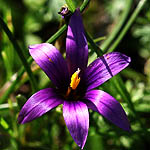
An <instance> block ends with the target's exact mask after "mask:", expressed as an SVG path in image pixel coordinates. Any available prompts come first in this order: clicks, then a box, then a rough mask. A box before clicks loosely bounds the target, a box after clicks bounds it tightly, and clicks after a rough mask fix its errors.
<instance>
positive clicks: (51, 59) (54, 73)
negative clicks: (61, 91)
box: [29, 43, 69, 88]
mask: <svg viewBox="0 0 150 150" xmlns="http://www.w3.org/2000/svg"><path fill="white" fill-rule="evenodd" d="M29 51H30V54H31V56H32V57H33V59H34V60H35V61H36V63H37V64H38V65H39V66H40V67H41V68H42V69H43V71H44V72H45V73H46V74H47V76H48V77H49V78H50V79H51V80H52V82H53V83H54V84H55V85H56V87H58V88H62V87H64V86H66V87H67V86H68V84H69V83H68V81H69V74H68V69H67V64H66V62H65V60H64V58H63V57H62V55H61V53H60V52H59V51H58V50H57V49H56V48H55V47H54V46H53V45H51V44H48V43H42V44H35V45H31V46H29Z"/></svg>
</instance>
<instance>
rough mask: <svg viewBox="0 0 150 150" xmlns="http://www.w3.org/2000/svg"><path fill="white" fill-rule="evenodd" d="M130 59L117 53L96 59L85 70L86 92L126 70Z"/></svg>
mask: <svg viewBox="0 0 150 150" xmlns="http://www.w3.org/2000/svg"><path fill="white" fill-rule="evenodd" d="M130 61H131V59H130V57H128V56H126V55H124V54H121V53H119V52H112V53H108V54H105V55H103V56H101V57H99V58H97V59H96V60H95V61H94V62H92V63H91V64H90V65H89V66H88V67H87V69H86V70H85V74H84V79H83V80H85V81H84V82H85V84H86V86H87V90H91V89H93V88H96V87H98V86H99V85H101V84H102V83H104V82H105V81H107V80H108V79H110V78H112V77H113V76H114V75H116V74H117V73H119V72H120V71H121V70H123V69H124V68H126V67H127V66H128V65H129V63H130Z"/></svg>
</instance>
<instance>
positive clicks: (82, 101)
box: [18, 9, 130, 149]
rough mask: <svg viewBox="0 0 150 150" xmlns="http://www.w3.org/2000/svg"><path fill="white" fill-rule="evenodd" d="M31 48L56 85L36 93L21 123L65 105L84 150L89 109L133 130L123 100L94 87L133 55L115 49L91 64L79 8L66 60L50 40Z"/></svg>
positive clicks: (73, 19) (66, 116)
mask: <svg viewBox="0 0 150 150" xmlns="http://www.w3.org/2000/svg"><path fill="white" fill-rule="evenodd" d="M29 51H30V54H31V56H32V57H33V59H34V60H35V61H36V63H37V64H38V65H39V66H40V67H41V68H42V69H43V71H44V72H45V73H46V74H47V76H48V77H49V78H50V79H51V81H52V82H53V84H54V85H55V86H56V88H46V89H43V90H40V91H38V92H37V93H35V94H34V95H32V96H31V97H30V98H29V99H28V101H27V102H26V103H25V105H24V106H23V108H22V109H21V111H20V113H19V116H18V122H19V123H21V124H24V123H27V122H29V121H32V120H34V119H36V118H38V117H40V116H42V115H43V114H45V113H46V112H48V111H50V110H51V109H53V108H55V107H57V106H58V105H60V104H63V117H64V120H65V122H66V125H67V127H68V129H69V132H70V134H71V136H72V137H73V139H74V141H75V142H76V143H77V145H78V146H79V147H80V148H81V149H83V147H84V145H85V142H86V139H87V135H88V128H89V112H88V108H90V109H92V110H94V111H96V112H98V113H100V114H101V115H103V116H104V117H105V118H106V119H108V120H109V121H111V122H112V123H114V124H115V125H116V126H118V127H120V128H122V129H124V130H126V131H129V130H130V125H129V122H128V119H127V116H126V114H125V112H124V110H123V108H122V107H121V105H120V104H119V102H118V101H117V100H115V98H113V97H112V96H110V95H109V94H108V93H106V92H104V91H101V90H93V89H94V88H96V87H98V86H100V85H101V84H102V83H104V82H106V81H107V80H108V79H110V78H112V77H113V76H114V75H116V74H117V73H119V72H120V71H121V70H123V69H124V68H126V67H127V66H128V65H129V62H130V58H129V57H127V56H126V55H124V54H121V53H119V52H112V53H108V54H105V55H103V56H101V57H99V58H97V59H96V60H95V61H94V62H92V63H91V64H90V65H89V66H88V67H87V62H88V44H87V40H86V37H85V34H84V28H83V24H82V18H81V15H80V11H79V10H78V9H77V10H76V11H75V13H74V14H73V15H72V16H71V18H70V22H69V25H68V31H67V38H66V60H64V58H63V56H62V55H61V53H60V52H59V51H58V50H57V49H56V48H55V47H54V46H53V45H51V44H48V43H42V44H36V45H32V46H30V47H29Z"/></svg>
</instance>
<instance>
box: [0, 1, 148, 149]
mask: <svg viewBox="0 0 150 150" xmlns="http://www.w3.org/2000/svg"><path fill="white" fill-rule="evenodd" d="M82 2H83V1H81V0H78V1H75V0H74V3H75V5H76V6H80V5H81V3H82ZM138 2H139V0H137V1H133V4H132V8H131V10H130V14H132V13H133V12H134V9H135V7H136V6H137V4H138ZM64 4H65V0H38V1H37V0H20V1H19V0H13V1H11V0H0V16H1V17H2V18H3V20H4V21H5V23H6V24H7V26H8V27H9V29H10V31H11V32H12V33H13V35H14V37H15V38H16V40H17V42H18V44H19V46H20V47H21V48H22V50H23V53H24V55H25V57H26V59H27V58H28V57H29V53H28V45H31V44H35V43H41V42H45V41H46V40H47V39H49V38H50V37H51V36H52V35H53V34H54V33H55V32H56V31H57V30H58V29H59V28H60V27H61V26H62V24H63V21H62V18H61V16H59V15H58V13H57V12H58V11H59V10H60V8H61V6H62V5H64ZM125 5H126V0H124V1H122V0H112V1H107V0H101V1H99V0H95V1H92V0H91V2H90V5H89V6H88V7H87V8H86V10H85V11H84V13H83V21H84V24H85V28H86V31H88V32H89V33H90V34H91V36H92V37H93V38H98V37H101V36H106V38H105V39H107V35H108V34H111V31H112V30H113V28H115V26H116V24H117V23H118V22H119V19H118V18H119V16H120V14H121V13H122V11H123V10H124V8H125ZM149 12H150V3H149V1H147V2H146V4H145V5H144V8H143V9H142V11H141V12H140V14H139V15H138V17H137V18H136V20H135V22H134V24H133V25H132V26H131V28H130V29H129V31H128V32H127V34H126V35H125V37H124V38H123V40H122V41H121V42H120V43H119V45H118V46H117V49H116V51H120V52H123V53H125V54H127V55H128V56H130V57H131V58H132V62H131V65H130V66H129V67H128V68H127V69H125V70H124V71H122V72H121V75H120V76H121V77H122V78H123V81H122V83H123V84H124V88H125V90H126V92H127V93H128V94H129V97H130V98H129V97H128V98H127V99H131V102H132V104H133V106H134V108H135V114H136V115H135V114H133V112H132V111H131V107H129V104H128V102H127V101H125V99H124V96H123V95H122V94H120V93H119V92H118V89H117V87H115V86H114V83H115V78H114V79H111V80H110V81H108V82H106V83H104V84H103V85H102V86H101V87H99V88H100V89H103V90H104V91H107V92H108V93H110V94H111V95H112V96H114V97H115V98H116V99H117V100H118V101H119V102H120V103H121V104H122V106H123V108H124V109H125V111H126V113H127V115H128V118H129V120H130V123H131V128H132V131H131V132H130V133H128V132H125V131H122V130H121V129H119V128H117V127H116V126H114V125H113V124H111V123H110V122H108V121H107V120H105V119H104V118H103V117H102V116H100V115H99V114H98V113H96V112H93V111H91V110H90V128H89V135H88V139H87V142H86V145H85V149H87V150H105V149H111V150H120V149H121V150H131V149H136V150H141V149H142V150H144V149H145V150H147V149H149V147H150V142H149V141H150V119H149V117H150V13H149ZM128 19H129V16H128ZM128 19H127V21H128ZM127 21H126V23H127ZM126 23H125V24H126ZM65 35H66V33H64V34H63V35H62V36H61V37H60V38H59V39H58V40H57V41H56V42H55V43H53V44H55V45H56V46H57V47H59V49H61V52H62V53H63V52H64V51H63V49H64V47H65V46H64V45H65V40H64V39H65ZM98 44H100V46H101V45H102V44H103V41H101V42H100V43H99V42H98ZM89 53H90V55H89V60H90V61H91V60H93V59H95V56H96V55H95V54H93V50H92V48H90V49H89ZM21 67H22V64H21V62H20V59H19V57H18V55H17V53H16V51H15V49H14V48H13V46H12V43H11V42H10V41H9V39H8V37H7V35H6V34H5V33H4V31H3V30H2V29H1V28H0V97H2V95H3V94H4V93H5V92H6V91H7V89H8V88H9V87H10V86H11V84H12V82H13V81H14V80H15V79H16V75H17V74H18V71H19V69H20V68H21ZM31 68H32V71H33V74H34V76H35V78H36V80H37V81H38V88H39V89H42V88H45V87H49V86H53V85H51V82H50V81H49V79H48V78H47V76H46V75H45V74H44V73H43V72H42V71H41V69H40V68H39V67H38V66H37V65H36V64H35V63H34V62H33V63H32V65H31ZM116 79H118V78H116ZM113 80H114V81H113ZM31 94H32V92H31V85H30V83H29V77H28V75H27V74H26V73H24V74H23V76H22V78H21V80H19V82H18V83H17V86H15V89H14V91H13V92H12V93H10V96H9V98H8V99H7V100H6V101H5V102H4V103H2V104H0V149H1V150H70V149H73V150H75V149H78V147H77V145H76V144H75V142H74V141H73V139H72V137H71V136H70V134H69V132H68V130H67V127H66V125H65V122H64V120H63V116H62V106H59V107H58V108H56V109H55V110H52V111H51V112H48V113H47V114H46V115H44V116H42V117H40V118H38V119H36V120H34V121H32V122H31V123H28V124H25V125H19V124H18V123H17V116H18V113H19V111H20V109H21V107H22V105H23V104H24V103H25V101H26V100H27V99H28V98H29V97H30V96H31Z"/></svg>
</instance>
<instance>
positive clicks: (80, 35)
mask: <svg viewBox="0 0 150 150" xmlns="http://www.w3.org/2000/svg"><path fill="white" fill-rule="evenodd" d="M66 59H67V63H68V68H69V73H70V75H72V74H73V73H74V72H75V71H77V68H80V70H81V71H82V70H84V69H85V68H86V66H87V62H88V44H87V40H86V37H85V33H84V27H83V23H82V18H81V14H80V10H79V9H77V10H76V11H75V13H74V14H73V15H72V16H71V19H70V22H69V25H68V31H67V39H66Z"/></svg>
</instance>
